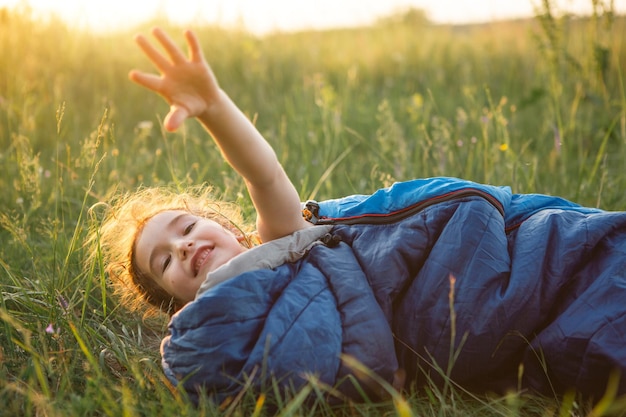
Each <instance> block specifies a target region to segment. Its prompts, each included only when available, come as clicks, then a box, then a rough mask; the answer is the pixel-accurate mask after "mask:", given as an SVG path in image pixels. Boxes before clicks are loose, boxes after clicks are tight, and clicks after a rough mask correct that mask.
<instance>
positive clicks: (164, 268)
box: [163, 256, 172, 272]
mask: <svg viewBox="0 0 626 417" xmlns="http://www.w3.org/2000/svg"><path fill="white" fill-rule="evenodd" d="M171 261H172V257H171V256H168V257H167V258H165V261H164V262H163V272H165V270H166V269H167V267H168V266H169V265H170V262H171Z"/></svg>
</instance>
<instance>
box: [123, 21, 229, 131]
mask: <svg viewBox="0 0 626 417" xmlns="http://www.w3.org/2000/svg"><path fill="white" fill-rule="evenodd" d="M152 34H153V35H154V37H155V38H156V39H157V40H158V42H159V43H160V44H161V46H162V47H163V49H164V50H165V52H166V54H167V56H165V55H164V54H163V53H161V52H160V51H158V50H157V49H156V48H155V47H154V46H153V45H152V44H151V43H150V42H149V41H148V39H146V38H145V37H144V36H142V35H137V36H136V37H135V41H136V42H137V44H138V45H139V47H140V48H141V49H142V50H143V52H144V53H145V54H146V55H147V57H148V58H149V59H150V61H152V63H153V64H154V66H155V67H156V68H157V69H158V70H159V72H160V75H156V74H149V73H145V72H142V71H138V70H132V71H131V72H130V73H129V75H128V76H129V78H130V79H131V80H132V81H134V82H136V83H137V84H139V85H141V86H143V87H146V88H148V89H149V90H152V91H154V92H156V93H158V94H159V95H161V96H162V97H163V98H164V99H165V100H166V101H167V102H168V103H169V105H170V111H169V113H168V114H167V116H166V117H165V120H164V126H165V129H167V130H168V131H171V132H173V131H175V130H176V129H178V128H179V127H180V125H182V123H183V122H184V121H185V119H187V118H190V117H199V116H201V115H202V114H203V113H204V112H206V111H207V110H209V108H210V107H211V105H212V104H213V102H214V101H216V100H219V96H220V94H219V92H220V89H219V85H218V83H217V79H216V78H215V76H214V75H213V71H211V67H210V66H209V65H208V64H207V62H206V60H205V59H204V56H203V54H202V49H201V48H200V43H199V42H198V39H197V38H196V36H195V34H194V33H193V32H191V31H189V30H187V31H185V39H186V40H187V45H188V48H189V58H187V57H186V56H185V55H184V53H183V52H182V51H181V49H180V48H179V47H178V46H176V44H175V43H174V42H173V41H172V39H171V38H170V37H169V36H168V35H167V34H166V33H165V32H164V31H163V30H162V29H159V28H155V29H153V30H152Z"/></svg>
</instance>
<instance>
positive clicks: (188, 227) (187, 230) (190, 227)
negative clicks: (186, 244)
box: [183, 222, 196, 236]
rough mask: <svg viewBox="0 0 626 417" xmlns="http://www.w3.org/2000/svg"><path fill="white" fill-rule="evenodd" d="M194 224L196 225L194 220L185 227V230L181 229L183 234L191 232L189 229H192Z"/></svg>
mask: <svg viewBox="0 0 626 417" xmlns="http://www.w3.org/2000/svg"><path fill="white" fill-rule="evenodd" d="M195 225H196V222H193V223H191V224H190V225H189V226H187V227H185V230H183V236H184V235H188V234H189V233H191V229H193V227H194V226H195Z"/></svg>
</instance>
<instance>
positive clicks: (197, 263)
mask: <svg viewBox="0 0 626 417" xmlns="http://www.w3.org/2000/svg"><path fill="white" fill-rule="evenodd" d="M212 252H213V248H211V247H205V248H201V249H199V250H198V252H197V253H196V254H195V256H194V257H193V263H192V265H193V274H194V276H198V273H199V272H200V268H202V266H204V264H206V263H207V261H208V259H209V258H210V256H211V253H212Z"/></svg>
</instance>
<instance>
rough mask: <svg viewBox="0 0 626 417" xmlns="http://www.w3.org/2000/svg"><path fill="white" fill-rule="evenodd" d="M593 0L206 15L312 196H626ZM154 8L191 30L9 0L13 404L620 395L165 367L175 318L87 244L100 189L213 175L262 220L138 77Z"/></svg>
mask: <svg viewBox="0 0 626 417" xmlns="http://www.w3.org/2000/svg"><path fill="white" fill-rule="evenodd" d="M593 4H594V10H595V11H596V13H595V14H594V15H593V16H589V17H586V18H577V17H574V16H570V15H568V14H567V13H565V11H563V10H555V9H554V8H553V7H552V5H551V2H550V1H548V0H544V1H543V2H542V3H541V5H540V6H538V9H537V15H536V17H535V18H534V19H528V20H519V21H507V22H494V23H489V24H482V25H469V26H439V25H433V24H430V23H429V22H428V20H427V19H426V18H425V16H424V15H423V14H422V13H421V12H420V11H417V10H410V11H406V12H403V13H398V14H397V15H394V16H389V17H387V18H384V19H381V20H380V21H379V22H377V23H376V24H374V25H372V26H369V27H363V28H353V29H341V30H339V29H337V30H327V31H306V32H297V33H273V34H268V35H264V36H255V35H252V34H250V33H248V32H246V31H245V30H244V29H243V28H240V29H228V30H226V29H223V28H219V27H209V26H197V27H193V29H194V30H195V31H196V32H197V33H198V35H199V37H200V38H201V42H202V44H203V45H204V48H205V49H204V53H205V56H206V57H207V59H208V60H209V62H210V63H211V65H212V67H213V70H214V72H215V73H216V75H217V77H218V79H219V80H220V83H221V85H222V87H223V88H224V89H225V90H226V91H227V92H228V93H229V95H230V96H231V97H232V98H233V99H234V101H235V102H236V103H237V104H238V105H239V106H240V108H241V109H242V110H243V111H244V112H246V113H247V114H248V115H249V117H250V118H251V119H252V120H254V121H255V123H256V125H257V126H258V128H259V130H260V131H261V132H262V133H263V134H264V136H265V137H266V138H267V140H268V141H269V142H270V143H271V144H272V146H273V147H274V148H275V150H276V152H277V155H278V157H279V159H280V161H281V162H282V164H283V165H284V167H285V169H286V171H287V172H288V174H289V175H290V177H291V178H292V180H293V182H294V183H295V184H296V187H297V188H298V189H299V190H300V193H301V194H300V195H301V198H302V200H306V199H310V198H314V199H319V200H322V199H327V198H334V197H340V196H344V195H348V194H354V193H369V192H372V191H374V190H375V189H377V188H380V187H381V186H386V185H389V184H391V183H392V182H393V181H400V180H406V179H411V178H417V177H430V176H438V175H445V176H457V177H462V178H466V179H469V180H474V181H478V182H486V183H491V184H498V185H509V186H511V187H512V189H513V191H514V192H519V193H544V194H552V195H560V196H563V197H565V198H568V199H571V200H574V201H576V202H579V203H581V204H583V205H587V206H593V207H601V208H604V209H607V210H624V209H626V192H625V190H626V171H625V168H626V165H625V161H626V87H625V86H624V83H625V82H626V74H624V69H626V43H625V41H626V18H624V17H622V16H618V15H615V14H614V12H613V10H612V8H611V6H610V5H611V4H612V2H608V1H607V2H602V1H594V2H593ZM154 25H160V26H162V27H165V28H167V29H168V30H169V31H170V32H171V33H172V34H174V35H175V37H176V40H177V41H178V42H181V43H182V35H181V33H182V29H183V28H180V27H174V26H173V25H172V24H170V23H168V22H167V19H165V18H164V19H161V20H157V21H154V22H149V23H146V24H145V25H141V26H139V27H137V28H134V29H132V30H127V31H126V30H125V31H118V32H114V33H106V34H97V33H90V32H84V31H78V30H75V29H71V28H69V27H68V26H67V25H65V24H63V23H62V22H60V21H58V20H56V19H54V18H51V19H49V20H42V19H37V18H34V17H33V15H32V13H31V12H29V10H27V9H24V8H22V9H15V10H2V9H0V190H2V192H1V193H0V416H3V415H7V416H22V415H24V416H31V415H37V416H51V417H53V416H144V415H145V416H148V415H162V416H213V415H228V416H230V415H241V416H243V415H255V416H258V415H281V416H290V415H303V416H304V415H325V416H340V415H358V416H370V415H371V416H373V415H401V416H410V415H420V416H426V415H428V416H430V415H432V416H461V415H463V416H465V415H470V416H471V415H474V416H526V415H537V416H554V415H558V416H570V415H587V414H588V413H589V414H590V415H594V416H600V415H624V411H622V410H623V409H626V400H625V399H620V398H614V397H613V396H611V395H610V393H609V395H607V397H606V398H604V399H603V400H602V401H600V402H599V403H598V404H596V405H595V406H593V405H590V404H587V403H585V402H583V401H580V400H579V399H578V398H577V397H576V396H575V395H574V394H572V395H570V396H566V397H565V398H560V399H558V398H538V397H536V396H532V395H528V394H527V393H516V392H513V393H511V394H510V395H507V396H504V397H491V396H488V397H487V396H475V395H472V394H470V393H466V392H463V391H462V390H457V389H452V390H445V391H442V390H438V389H437V388H436V387H430V388H426V389H421V390H416V391H414V392H410V393H408V395H407V396H406V397H405V398H404V399H402V398H399V397H396V398H395V400H394V401H389V402H388V403H382V404H370V403H365V404H358V405H357V404H353V405H347V406H343V407H331V406H329V405H327V404H326V403H325V402H324V401H323V395H322V394H321V393H320V387H316V386H314V385H313V386H310V387H307V388H306V389H305V391H303V392H299V393H292V395H287V396H284V397H282V398H277V399H273V397H274V396H273V395H271V394H272V392H268V393H267V394H268V395H267V396H265V395H258V393H251V392H244V395H243V396H242V397H240V398H237V399H235V400H234V401H233V402H232V403H230V404H227V405H223V406H222V407H220V406H219V405H214V404H210V403H201V404H200V406H199V407H197V408H196V407H193V406H192V405H191V404H190V403H189V402H188V401H187V400H186V399H185V396H184V395H183V394H182V393H180V392H178V391H176V390H175V389H174V388H173V387H172V386H171V385H170V384H169V383H168V382H167V381H166V379H165V377H164V375H163V373H162V371H161V369H160V357H159V352H158V346H159V342H160V339H161V337H162V336H163V335H164V334H165V333H166V325H167V318H165V317H158V316H157V317H153V316H145V315H143V314H141V313H137V312H128V311H126V310H125V309H124V308H122V307H120V306H119V305H118V303H117V300H116V299H115V297H114V296H112V294H111V290H110V288H109V286H108V283H107V279H108V277H107V276H106V274H105V273H104V272H103V270H102V265H100V264H99V263H98V262H96V263H95V264H87V263H85V259H86V255H87V253H86V248H85V247H84V242H85V239H86V237H87V236H88V235H89V233H90V232H92V231H93V230H95V228H97V225H98V218H99V210H100V208H101V206H100V205H99V204H98V203H101V202H106V201H107V200H108V199H109V198H110V197H111V196H112V195H115V194H116V193H119V192H123V191H126V190H133V189H135V188H137V187H139V186H141V185H156V184H159V185H170V186H172V187H177V188H184V187H186V186H188V185H190V184H203V183H206V184H210V185H211V186H212V187H214V190H215V193H216V195H218V196H220V197H223V198H224V199H227V200H230V201H234V202H236V203H238V204H239V205H240V206H241V207H242V208H243V211H244V214H245V215H246V216H247V217H248V219H249V221H251V222H253V221H254V218H253V212H252V208H251V203H250V201H249V199H248V196H247V194H246V191H245V187H244V186H243V184H242V183H241V182H240V181H239V180H238V178H237V176H236V175H235V174H234V172H233V171H232V170H231V169H230V168H229V167H228V165H226V164H225V163H224V162H223V160H222V159H221V157H220V155H219V152H218V151H217V150H216V149H215V147H214V145H213V144H212V143H211V140H210V138H209V137H208V136H207V134H206V133H205V132H204V131H203V130H202V128H201V127H200V125H199V124H197V123H195V122H191V121H190V122H187V123H186V125H185V127H184V128H183V129H182V130H181V131H179V132H177V133H166V132H165V131H164V129H163V128H162V126H161V121H162V120H161V118H162V117H163V116H164V115H165V113H166V112H167V105H166V104H165V103H164V102H163V101H162V100H161V99H160V98H158V97H156V96H154V95H153V94H152V93H150V92H148V91H146V90H143V89H142V88H140V87H138V86H135V85H133V84H132V83H131V82H130V81H128V78H127V73H128V71H129V70H130V69H132V68H141V69H144V70H152V68H151V66H150V64H149V62H147V60H146V59H145V58H144V57H143V56H142V54H141V52H140V51H139V49H138V48H137V47H136V45H135V44H134V42H133V35H134V33H136V32H143V33H147V32H148V31H149V28H150V27H152V26H154ZM271 389H272V388H270V391H271ZM315 393H318V394H319V395H318V396H317V397H316V396H315ZM309 394H313V397H314V400H313V401H309V402H305V401H304V399H305V397H307V395H309ZM279 397H280V396H279ZM315 398H317V399H315Z"/></svg>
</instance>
